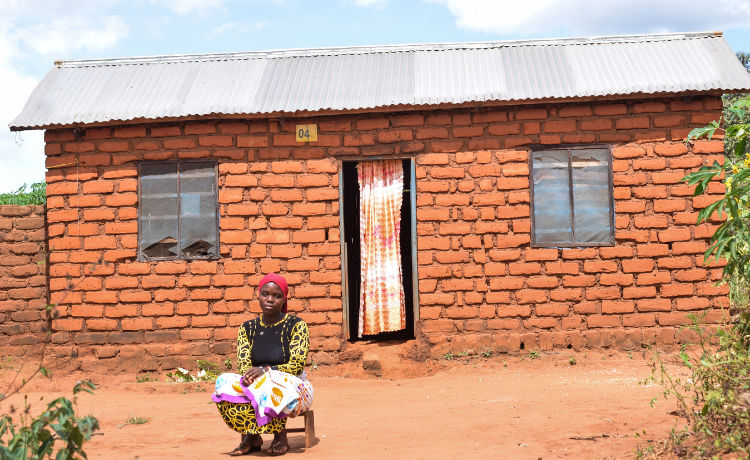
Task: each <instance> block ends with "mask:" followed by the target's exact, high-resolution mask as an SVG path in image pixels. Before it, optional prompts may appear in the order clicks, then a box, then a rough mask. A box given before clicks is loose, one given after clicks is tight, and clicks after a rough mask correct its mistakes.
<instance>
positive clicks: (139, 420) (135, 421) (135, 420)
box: [124, 412, 149, 425]
mask: <svg viewBox="0 0 750 460" xmlns="http://www.w3.org/2000/svg"><path fill="white" fill-rule="evenodd" d="M148 421H149V419H148V418H146V417H137V416H135V414H133V413H132V412H131V413H130V415H129V416H128V418H127V420H125V423H124V425H143V424H144V423H148Z"/></svg>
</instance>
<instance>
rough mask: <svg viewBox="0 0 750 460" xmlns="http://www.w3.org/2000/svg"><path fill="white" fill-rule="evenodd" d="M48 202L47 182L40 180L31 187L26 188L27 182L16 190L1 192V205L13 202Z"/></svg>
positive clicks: (19, 204)
mask: <svg viewBox="0 0 750 460" xmlns="http://www.w3.org/2000/svg"><path fill="white" fill-rule="evenodd" d="M46 202H47V184H46V183H45V182H38V183H36V184H31V189H29V190H26V184H23V186H22V187H21V188H19V189H18V190H16V191H15V192H10V193H0V205H2V204H12V205H18V206H25V205H28V204H44V203H46Z"/></svg>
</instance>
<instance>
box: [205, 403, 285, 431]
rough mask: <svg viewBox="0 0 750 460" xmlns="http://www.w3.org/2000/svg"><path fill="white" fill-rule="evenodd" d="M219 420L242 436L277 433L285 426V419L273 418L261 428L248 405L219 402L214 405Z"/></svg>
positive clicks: (251, 407) (252, 409)
mask: <svg viewBox="0 0 750 460" xmlns="http://www.w3.org/2000/svg"><path fill="white" fill-rule="evenodd" d="M216 407H218V408H219V413H220V414H221V418H223V419H224V422H225V423H226V424H227V426H228V427H229V428H231V429H233V430H234V431H236V432H238V433H242V434H269V433H279V432H280V431H281V430H283V429H284V427H285V426H286V419H285V418H274V419H271V421H270V422H268V423H266V424H265V425H263V426H258V422H257V421H256V420H255V409H254V408H253V405H252V404H250V403H231V402H228V401H220V402H217V403H216Z"/></svg>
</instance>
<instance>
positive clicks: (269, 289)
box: [258, 282, 284, 317]
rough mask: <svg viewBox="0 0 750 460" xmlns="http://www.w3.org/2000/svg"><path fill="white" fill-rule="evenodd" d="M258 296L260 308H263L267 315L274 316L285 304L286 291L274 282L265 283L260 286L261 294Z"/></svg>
mask: <svg viewBox="0 0 750 460" xmlns="http://www.w3.org/2000/svg"><path fill="white" fill-rule="evenodd" d="M258 297H259V299H258V300H259V301H260V309H261V310H263V314H264V315H265V316H268V317H272V316H276V315H278V314H279V313H280V312H281V308H282V307H283V306H284V291H282V290H281V288H280V287H279V285H278V284H276V283H274V282H268V283H266V284H264V285H263V287H261V288H260V296H258Z"/></svg>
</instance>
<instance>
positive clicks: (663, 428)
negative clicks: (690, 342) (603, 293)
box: [0, 350, 682, 460]
mask: <svg viewBox="0 0 750 460" xmlns="http://www.w3.org/2000/svg"><path fill="white" fill-rule="evenodd" d="M570 356H573V357H575V359H576V361H577V364H576V365H570V364H569V363H568V360H569V357H570ZM631 356H632V357H631ZM644 356H645V354H644V353H641V351H640V350H639V351H638V352H637V353H633V354H629V353H614V352H606V353H600V352H596V351H589V352H586V353H583V352H581V353H573V352H572V350H571V352H564V353H556V352H550V353H542V355H541V357H539V358H537V359H534V360H531V361H530V360H529V357H528V355H518V356H509V355H500V356H495V357H492V358H483V357H474V358H471V359H467V358H454V360H453V361H439V362H435V361H433V362H431V364H429V366H428V367H429V369H427V368H423V369H427V370H426V371H425V372H423V374H433V375H428V376H424V377H418V378H411V379H401V380H388V379H381V378H377V377H372V376H368V375H367V374H366V373H365V372H364V371H362V369H361V365H360V367H356V365H354V364H351V365H348V366H347V365H342V366H335V367H324V366H320V367H319V368H318V369H308V374H309V375H310V380H311V381H312V382H313V385H314V387H315V399H314V404H313V409H314V411H315V426H316V437H317V439H316V441H315V444H314V445H313V446H312V447H311V448H309V449H305V448H304V435H303V434H302V433H294V434H290V444H291V450H290V452H289V453H288V455H290V456H291V457H292V458H305V459H308V460H313V459H351V458H367V459H379V458H388V459H438V458H440V459H442V458H456V457H458V456H463V455H465V456H468V457H470V458H474V459H476V458H510V459H516V458H517V459H534V460H536V459H542V458H543V459H551V458H569V459H603V458H633V457H634V456H635V449H636V446H637V445H640V447H641V448H643V447H645V446H646V444H647V440H657V439H659V438H661V437H663V436H665V435H666V434H667V433H668V432H669V430H670V428H671V427H672V426H673V425H674V424H675V423H676V418H675V417H674V416H670V415H669V414H668V413H669V412H670V411H671V410H673V409H674V407H675V406H674V404H673V403H672V402H666V401H664V400H660V401H659V402H657V403H656V405H655V406H654V408H651V407H650V406H649V401H650V399H651V398H652V397H653V396H654V395H656V394H657V393H658V390H659V388H658V387H655V386H642V385H639V384H638V381H639V380H642V379H644V378H645V377H646V376H647V375H648V374H649V372H650V367H649V363H648V360H647V359H646V358H648V356H645V357H644ZM522 358H523V359H522ZM674 372H675V374H678V373H680V372H682V370H681V369H679V368H678V367H675V368H674ZM346 375H348V376H349V377H348V378H343V377H340V376H346ZM8 377H9V374H7V373H6V374H4V375H3V380H6V381H7V379H8ZM152 377H153V376H152ZM157 377H158V378H159V382H155V383H152V382H149V383H135V376H134V375H121V376H117V377H106V376H96V375H88V376H86V375H83V374H75V373H74V374H68V375H56V376H55V378H54V379H52V380H51V381H45V380H38V379H37V380H34V381H33V382H32V383H31V384H30V385H29V386H28V387H27V390H28V391H27V392H26V393H27V394H28V396H29V401H36V400H38V399H39V397H41V396H45V400H47V401H49V399H51V397H52V396H56V395H59V394H66V395H68V397H72V396H70V389H71V388H72V386H73V383H74V382H75V381H76V380H79V379H83V378H88V379H90V380H93V381H94V382H96V383H97V384H98V385H99V386H100V388H99V389H98V390H97V391H96V394H95V395H94V396H91V395H87V394H84V395H82V396H80V395H79V399H78V410H79V414H80V415H89V414H92V415H95V416H96V417H97V418H98V419H99V420H100V422H101V430H100V433H101V435H99V436H96V437H94V438H92V441H91V442H90V444H88V445H87V446H86V452H87V453H88V457H89V459H98V458H102V459H107V460H110V459H111V460H120V459H127V460H131V459H134V458H140V459H143V460H145V459H157V458H159V459H163V458H180V459H186V460H187V459H213V458H217V459H224V458H228V455H227V453H228V452H229V451H230V450H232V449H233V448H234V447H236V446H237V444H238V442H239V436H238V435H237V434H236V433H234V432H232V431H230V430H229V429H228V428H227V427H226V425H224V422H223V421H222V420H221V418H220V417H219V415H218V411H217V410H216V408H215V406H214V404H213V403H212V402H211V401H210V394H211V392H212V391H213V385H212V384H211V383H209V382H204V383H192V384H184V383H165V382H164V376H163V375H162V376H157ZM354 377H357V378H354ZM21 403H22V396H14V397H13V398H11V399H9V400H6V401H4V402H3V403H2V404H0V413H7V412H8V411H9V409H10V407H9V405H10V404H14V405H16V406H17V407H18V406H19V405H20V404H21ZM36 407H37V408H40V409H41V407H42V405H41V404H37V405H36ZM130 414H133V415H135V416H138V417H146V418H148V419H149V421H148V423H146V424H143V425H123V424H124V422H125V420H126V419H127V418H128V416H129V415H130ZM301 424H302V419H301V418H300V419H295V420H292V421H290V422H289V426H290V427H297V426H301ZM643 430H645V431H646V434H645V435H644V434H643ZM635 432H638V433H640V435H641V436H640V437H639V438H636V437H634V436H633V434H634V433H635ZM270 439H271V436H270V435H269V436H264V440H265V441H266V443H265V445H264V449H265V448H267V447H268V445H269V444H270ZM300 454H304V456H303V457H297V456H298V455H300ZM254 455H255V456H261V457H265V456H266V454H265V453H264V452H262V453H256V454H254Z"/></svg>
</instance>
